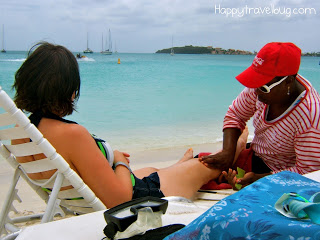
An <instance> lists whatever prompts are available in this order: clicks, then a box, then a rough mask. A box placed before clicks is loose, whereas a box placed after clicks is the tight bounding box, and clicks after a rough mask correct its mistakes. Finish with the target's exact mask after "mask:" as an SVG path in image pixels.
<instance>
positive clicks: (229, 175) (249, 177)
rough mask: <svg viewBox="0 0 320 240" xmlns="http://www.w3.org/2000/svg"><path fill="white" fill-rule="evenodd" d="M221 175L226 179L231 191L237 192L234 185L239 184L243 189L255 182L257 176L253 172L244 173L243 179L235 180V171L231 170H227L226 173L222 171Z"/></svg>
mask: <svg viewBox="0 0 320 240" xmlns="http://www.w3.org/2000/svg"><path fill="white" fill-rule="evenodd" d="M222 174H223V176H224V177H225V178H226V180H227V181H228V183H229V184H230V185H231V186H232V188H233V190H236V191H238V190H239V189H238V188H236V184H241V185H242V186H241V188H243V187H245V186H247V185H249V184H251V183H253V182H254V181H256V180H257V176H256V174H255V173H253V172H248V173H246V174H245V175H244V176H243V178H237V177H236V175H237V171H236V170H232V169H231V168H229V170H228V171H222Z"/></svg>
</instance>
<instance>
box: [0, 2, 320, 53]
mask: <svg viewBox="0 0 320 240" xmlns="http://www.w3.org/2000/svg"><path fill="white" fill-rule="evenodd" d="M2 2H3V3H2ZM2 2H1V9H0V24H1V25H2V24H4V25H5V37H6V39H5V45H6V48H7V49H8V50H27V49H28V48H29V47H30V46H32V44H34V43H36V42H37V41H39V40H48V41H51V42H55V43H58V44H62V45H65V46H67V47H68V48H70V49H71V50H73V51H81V50H83V49H85V47H86V36H87V32H88V33H89V43H90V48H92V49H93V50H94V51H100V49H101V34H102V33H104V34H106V33H107V31H108V29H109V28H110V29H111V31H112V36H113V41H115V42H116V44H117V48H118V51H120V52H155V51H156V50H158V49H162V48H167V47H170V46H171V37H172V36H173V37H174V45H175V46H183V45H189V44H192V45H214V46H219V47H223V48H237V49H244V50H251V51H252V50H258V49H259V48H261V47H262V46H263V45H264V44H265V43H267V42H269V41H292V42H294V43H296V44H297V45H299V46H300V47H301V48H302V50H303V51H320V47H319V44H318V39H319V37H320V36H319V33H318V31H316V30H315V27H316V26H318V24H319V21H320V2H318V1H310V0H281V1H279V0H269V1H261V0H250V1H249V0H237V1H234V0H213V1H212V0H200V1H193V0H175V1H174V0H160V1H149V0H135V1H134V0H117V1H111V0H109V1H105V0H95V1H89V0H78V1H71V0H67V1H66V0H55V1H54V0H47V1H41V0H29V1H23V0H11V1H10V2H9V1H6V2H4V1H2ZM215 6H220V8H226V9H227V8H232V9H238V11H241V9H243V8H245V7H247V8H252V9H255V10H251V12H249V13H247V14H244V15H243V16H241V17H240V16H237V17H236V16H234V17H231V16H229V17H227V16H226V14H221V13H217V12H215ZM267 7H269V8H272V7H273V8H279V9H280V10H281V11H282V12H283V11H285V10H286V11H289V10H291V11H292V10H293V9H303V8H312V9H314V10H315V11H316V14H311V13H310V14H296V15H294V14H291V15H290V17H288V16H286V14H266V13H265V12H264V13H263V14H262V13H261V11H260V13H258V12H257V11H259V8H260V10H263V9H264V11H265V9H266V8H267ZM257 9H258V10H257ZM283 13H284V12H283ZM287 13H288V12H287ZM287 15H288V14H287Z"/></svg>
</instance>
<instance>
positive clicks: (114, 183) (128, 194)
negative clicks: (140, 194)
mask: <svg viewBox="0 0 320 240" xmlns="http://www.w3.org/2000/svg"><path fill="white" fill-rule="evenodd" d="M58 135H61V136H60V137H59V136H58ZM58 138H59V139H60V141H58V142H56V143H55V145H54V146H55V148H56V149H57V151H58V152H59V153H60V154H61V155H62V156H63V157H64V158H65V159H66V160H67V161H68V162H69V164H70V166H71V167H72V168H73V169H74V170H75V171H76V172H77V173H78V174H79V175H80V176H81V178H82V179H83V181H84V182H85V183H86V184H87V185H88V186H89V187H90V188H91V190H92V191H93V192H94V193H95V194H96V196H97V197H98V198H99V199H100V200H101V201H102V202H103V203H104V204H105V205H106V207H107V208H110V207H113V206H116V205H118V204H120V203H123V202H125V201H128V200H131V199H132V183H131V176H130V171H129V170H128V169H127V168H126V167H123V166H118V167H117V168H116V171H113V169H112V168H111V167H110V165H109V163H108V161H107V160H106V159H105V157H104V156H103V154H102V153H101V151H100V150H99V148H98V147H97V145H96V143H95V141H94V139H93V138H92V137H91V135H90V133H89V132H88V131H87V130H86V129H85V128H84V127H82V126H81V125H76V124H66V125H65V126H64V128H63V132H62V133H61V134H59V133H56V136H55V140H56V139H58ZM49 141H51V140H50V139H49ZM114 153H115V160H116V161H122V162H124V163H126V164H129V163H128V161H127V159H126V157H125V156H124V155H123V154H122V153H121V152H118V151H115V152H114Z"/></svg>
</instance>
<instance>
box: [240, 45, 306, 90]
mask: <svg viewBox="0 0 320 240" xmlns="http://www.w3.org/2000/svg"><path fill="white" fill-rule="evenodd" d="M300 60H301V49H300V48H298V47H297V46H296V45H294V44H293V43H283V42H272V43H268V44H266V45H265V46H264V47H263V48H262V49H261V50H260V51H259V52H258V54H257V55H256V56H255V58H254V59H253V62H252V65H251V66H250V67H248V68H247V69H246V70H244V71H243V72H242V73H240V74H239V75H238V76H236V79H237V80H238V81H239V82H240V83H241V84H242V85H244V86H246V87H248V88H258V87H261V86H263V85H265V84H266V83H268V82H270V81H271V80H272V79H274V78H275V77H280V76H290V75H294V74H297V73H298V70H299V66H300Z"/></svg>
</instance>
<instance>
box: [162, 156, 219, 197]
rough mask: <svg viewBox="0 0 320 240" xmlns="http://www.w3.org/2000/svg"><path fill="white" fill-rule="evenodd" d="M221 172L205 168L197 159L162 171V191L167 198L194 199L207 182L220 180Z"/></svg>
mask: <svg viewBox="0 0 320 240" xmlns="http://www.w3.org/2000/svg"><path fill="white" fill-rule="evenodd" d="M220 173H221V171H220V170H218V169H210V168H207V167H206V166H204V165H203V164H202V163H201V162H199V160H198V159H197V158H194V159H191V160H189V161H184V162H182V163H180V164H174V165H172V166H171V167H168V168H164V169H160V170H159V171H158V175H159V178H160V189H161V191H162V192H163V194H164V195H165V196H182V197H185V198H189V199H192V198H193V197H194V195H195V193H196V192H197V191H198V190H199V189H200V188H201V187H202V186H203V185H204V184H206V183H207V182H209V181H210V180H212V179H216V178H218V176H219V175H220Z"/></svg>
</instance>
